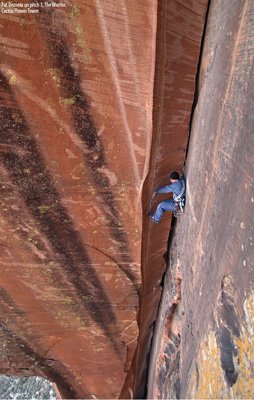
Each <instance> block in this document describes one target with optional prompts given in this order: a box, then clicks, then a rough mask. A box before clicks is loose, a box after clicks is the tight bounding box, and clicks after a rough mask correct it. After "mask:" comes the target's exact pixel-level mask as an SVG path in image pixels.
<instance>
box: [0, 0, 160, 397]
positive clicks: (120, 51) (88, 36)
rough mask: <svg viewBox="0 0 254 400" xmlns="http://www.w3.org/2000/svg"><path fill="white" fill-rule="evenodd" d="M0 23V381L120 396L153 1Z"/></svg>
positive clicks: (92, 2)
mask: <svg viewBox="0 0 254 400" xmlns="http://www.w3.org/2000/svg"><path fill="white" fill-rule="evenodd" d="M66 5H67V7H66V8H59V9H57V8H54V9H50V8H44V9H41V10H40V13H38V14H37V15H35V16H32V15H30V14H29V15H28V14H27V15H18V14H13V15H7V14H1V15H0V29H1V49H0V52H1V54H0V59H1V61H0V83H1V89H0V107H1V109H0V119H1V121H0V122H1V128H0V171H1V178H0V179H1V181H0V184H1V194H0V196H1V203H0V204H1V221H0V223H1V225H0V231H1V241H0V246H1V255H0V262H1V292H0V294H1V332H0V335H1V351H0V361H1V362H0V364H1V373H4V374H19V375H31V374H39V375H44V376H47V377H48V378H49V379H50V380H51V381H54V382H56V384H57V386H58V388H59V390H60V391H61V393H62V395H63V396H64V397H71V398H90V397H91V396H92V395H93V396H96V397H98V398H116V397H118V395H119V393H120V391H121V388H122V385H123V383H124V380H125V375H126V373H127V371H128V370H129V367H130V362H131V360H132V357H133V353H134V350H135V347H136V338H137V334H138V328H137V322H136V319H137V309H138V305H139V298H138V290H139V287H140V281H141V279H140V263H141V229H142V208H141V193H142V184H143V181H144V179H145V177H146V174H147V170H148V163H149V157H150V145H151V136H152V132H151V127H152V125H151V123H152V93H153V77H154V59H155V34H156V22H157V19H156V7H157V5H156V1H150V0H148V1H146V3H145V5H144V2H143V1H142V0H140V1H139V0H137V1H135V2H131V3H129V2H125V1H113V2H112V1H110V0H108V1H107V0H104V1H101V0H86V1H77V2H75V4H74V3H73V4H71V3H70V2H66Z"/></svg>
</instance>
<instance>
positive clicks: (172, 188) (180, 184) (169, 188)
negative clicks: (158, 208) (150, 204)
mask: <svg viewBox="0 0 254 400" xmlns="http://www.w3.org/2000/svg"><path fill="white" fill-rule="evenodd" d="M183 188H184V192H183V194H182V196H181V197H183V196H185V183H184V180H183V179H179V180H178V181H176V182H173V183H171V184H170V185H166V186H163V187H161V188H158V189H156V190H155V193H173V199H174V200H175V199H176V198H177V196H179V194H181V192H182V191H183Z"/></svg>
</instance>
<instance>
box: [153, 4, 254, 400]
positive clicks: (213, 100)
mask: <svg viewBox="0 0 254 400" xmlns="http://www.w3.org/2000/svg"><path fill="white" fill-rule="evenodd" d="M253 17H254V3H253V1H251V0H247V1H230V0H227V1H223V2H221V1H218V0H212V1H211V4H210V8H209V14H208V21H207V29H206V33H205V43H204V51H203V56H202V63H201V70H200V76H199V85H198V103H197V107H196V109H195V113H194V119H193V123H192V129H191V140H190V147H189V151H188V159H187V171H186V174H187V182H188V185H187V188H188V190H187V206H186V211H185V215H184V216H183V217H182V219H181V220H180V221H179V222H178V223H177V226H176V229H175V233H174V234H173V238H172V240H171V245H170V259H169V269H168V272H167V276H166V279H165V286H164V294H163V300H162V303H161V307H160V315H159V318H158V324H157V326H156V339H155V340H154V345H153V351H152V357H151V362H150V371H149V390H148V396H149V398H175V397H180V398H199V399H200V398H202V399H203V398H253V397H254V381H253V370H254V352H253V349H254V334H253V331H254V261H253V260H254V251H253V249H254V247H253V238H254V228H253V227H254V223H253V222H254V221H253V215H254V212H253V211H254V210H253V207H254V190H253V184H254V182H253V176H254V168H253V149H254V137H253V127H254V118H253V107H254V81H253V61H254V60H253V41H254V30H253Z"/></svg>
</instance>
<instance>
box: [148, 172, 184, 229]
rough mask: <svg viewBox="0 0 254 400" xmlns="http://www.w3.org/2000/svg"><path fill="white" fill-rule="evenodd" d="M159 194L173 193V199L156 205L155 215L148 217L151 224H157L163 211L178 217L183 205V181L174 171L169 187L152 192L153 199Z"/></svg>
mask: <svg viewBox="0 0 254 400" xmlns="http://www.w3.org/2000/svg"><path fill="white" fill-rule="evenodd" d="M159 193H173V199H168V200H165V201H162V202H161V203H159V204H158V206H157V208H156V211H155V213H150V214H149V217H150V218H151V220H152V221H153V222H156V223H159V222H160V221H161V218H162V215H163V214H164V212H165V211H171V212H172V213H173V214H174V216H175V217H179V216H180V215H181V213H182V211H183V208H184V205H185V179H184V177H181V178H180V176H179V174H178V172H176V171H174V172H172V173H171V174H170V185H167V186H163V187H161V188H158V189H156V190H155V191H154V193H153V197H154V196H155V195H156V194H159Z"/></svg>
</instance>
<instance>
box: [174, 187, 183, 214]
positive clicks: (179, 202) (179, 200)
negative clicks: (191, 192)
mask: <svg viewBox="0 0 254 400" xmlns="http://www.w3.org/2000/svg"><path fill="white" fill-rule="evenodd" d="M182 182H183V187H182V190H181V192H180V193H179V194H178V195H177V196H174V203H175V209H174V212H175V213H179V212H180V213H183V209H184V206H185V195H184V193H185V182H184V179H182Z"/></svg>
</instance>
